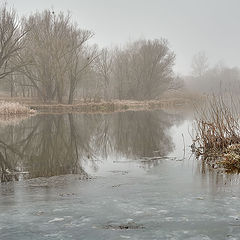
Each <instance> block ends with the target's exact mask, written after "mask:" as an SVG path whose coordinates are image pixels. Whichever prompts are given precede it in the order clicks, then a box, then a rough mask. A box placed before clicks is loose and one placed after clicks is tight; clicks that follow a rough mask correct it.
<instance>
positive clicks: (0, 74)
mask: <svg viewBox="0 0 240 240" xmlns="http://www.w3.org/2000/svg"><path fill="white" fill-rule="evenodd" d="M27 32H28V30H27V29H25V30H23V29H22V28H21V25H20V22H19V20H18V18H17V15H16V12H15V10H14V9H9V10H8V9H7V6H6V4H5V5H3V6H1V7H0V79H2V78H4V77H6V76H8V75H9V74H12V73H13V72H15V71H17V70H18V69H19V68H20V67H22V63H20V62H19V61H18V54H19V51H20V50H21V49H22V48H23V45H24V41H23V38H24V36H25V34H26V33H27Z"/></svg>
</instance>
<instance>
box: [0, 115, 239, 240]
mask: <svg viewBox="0 0 240 240" xmlns="http://www.w3.org/2000/svg"><path fill="white" fill-rule="evenodd" d="M190 115H191V114H190ZM190 115H189V114H178V113H175V112H171V113H167V112H164V111H153V112H148V111H147V112H125V113H113V114H103V115H101V114H89V115H87V114H78V115H72V114H66V115H38V116H35V117H32V118H30V119H27V120H24V121H22V122H21V123H19V124H17V125H2V126H0V147H1V148H0V150H1V155H2V162H1V168H2V170H4V171H6V170H8V171H12V172H13V171H14V172H15V173H16V174H15V176H14V177H12V179H10V178H9V177H8V176H7V177H5V178H3V176H2V181H3V180H4V179H5V180H6V179H8V180H9V181H7V182H6V181H5V182H3V183H1V185H0V239H3V240H30V239H31V240H32V239H33V240H40V239H41V240H42V239H44V240H45V239H46V240H55V239H59V240H60V239H63V240H70V239H74V240H75V239H81V240H85V239H86V240H95V239H96V240H106V239H114V240H115V239H116V240H119V239H136V240H140V239H146V240H151V239H163V240H165V239H166V240H167V239H169V240H170V239H171V240H174V239H184V240H185V239H189V240H190V239H204V240H208V239H216V240H221V239H229V240H230V239H231V240H233V239H240V188H239V186H240V185H239V177H238V176H237V175H226V174H223V173H221V172H218V171H217V170H211V169H209V168H208V167H207V166H205V165H204V164H202V163H201V162H200V161H199V160H196V159H194V157H193V156H192V153H191V151H190V150H191V148H190V147H189V146H190V145H191V136H190V135H191V127H192V121H191V116H190ZM184 146H185V147H184ZM17 172H19V173H17ZM20 172H22V173H20ZM10 180H14V181H10ZM16 180H19V181H16Z"/></svg>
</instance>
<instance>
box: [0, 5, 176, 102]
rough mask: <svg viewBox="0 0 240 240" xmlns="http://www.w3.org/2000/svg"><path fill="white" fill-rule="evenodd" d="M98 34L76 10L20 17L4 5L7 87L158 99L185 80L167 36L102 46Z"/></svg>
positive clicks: (53, 97) (17, 91) (43, 97)
mask: <svg viewBox="0 0 240 240" xmlns="http://www.w3.org/2000/svg"><path fill="white" fill-rule="evenodd" d="M93 37H94V33H93V32H92V31H89V30H86V29H81V28H80V27H79V26H78V25H77V24H76V23H73V22H72V20H71V16H70V14H65V13H63V12H60V13H56V12H53V11H50V10H45V11H43V12H36V13H33V14H31V15H30V16H28V17H23V18H21V19H19V18H18V16H17V13H16V11H15V10H14V9H9V8H8V7H7V6H6V5H3V6H1V8H0V88H1V90H2V91H3V90H4V91H6V92H8V93H9V94H10V95H11V96H12V97H14V96H19V97H31V98H36V99H38V100H40V101H43V102H57V103H68V104H72V103H73V102H74V99H84V100H88V99H93V100H95V101H99V100H101V99H104V100H110V99H120V100H124V99H134V100H149V99H156V98H158V97H159V96H160V95H161V94H162V93H163V92H164V91H166V90H168V89H170V88H175V87H178V86H179V84H178V82H179V79H178V78H177V77H176V76H175V74H174V72H173V66H174V62H175V54H174V52H173V51H172V50H171V49H170V48H169V44H168V41H167V40H166V39H155V40H145V39H141V40H138V41H135V42H132V43H128V44H126V45H125V46H124V47H122V48H119V47H116V48H113V49H107V48H104V49H101V48H100V47H98V46H97V45H96V44H90V41H89V40H90V39H92V38H93Z"/></svg>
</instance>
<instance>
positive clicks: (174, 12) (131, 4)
mask: <svg viewBox="0 0 240 240" xmlns="http://www.w3.org/2000/svg"><path fill="white" fill-rule="evenodd" d="M7 3H8V5H9V6H14V7H15V8H16V10H17V11H18V13H19V14H20V16H21V15H23V14H24V15H28V14H30V13H32V12H34V11H35V10H43V9H54V10H55V11H60V10H63V11H67V10H69V11H70V12H71V14H72V17H73V20H74V21H76V22H77V23H78V24H79V26H80V27H81V28H86V29H89V30H92V31H94V32H95V37H94V39H93V41H92V42H95V43H97V44H99V45H100V46H101V47H105V46H110V47H111V46H115V45H123V44H124V43H126V42H128V41H132V40H136V39H138V38H150V39H154V38H160V37H164V38H167V39H168V40H169V42H170V47H171V49H172V50H173V51H174V52H175V53H176V57H177V59H176V60H177V61H176V67H175V70H176V71H177V72H179V73H182V74H187V73H189V72H190V66H191V59H192V56H193V55H194V54H195V53H197V52H199V51H205V52H206V55H207V56H208V57H209V62H210V64H214V63H216V62H218V61H219V60H221V61H222V62H223V63H225V65H226V66H229V67H233V66H240V1H239V0H7Z"/></svg>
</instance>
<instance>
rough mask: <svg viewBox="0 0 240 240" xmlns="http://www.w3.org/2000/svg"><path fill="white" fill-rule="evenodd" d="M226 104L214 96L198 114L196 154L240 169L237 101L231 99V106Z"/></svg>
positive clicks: (227, 166)
mask: <svg viewBox="0 0 240 240" xmlns="http://www.w3.org/2000/svg"><path fill="white" fill-rule="evenodd" d="M226 102H227V100H226V99H225V100H224V99H223V97H215V96H213V97H212V98H210V99H209V101H208V105H207V106H204V107H201V109H198V110H197V114H196V118H195V123H194V130H195V137H194V140H193V142H194V146H195V150H196V154H197V155H198V156H203V159H204V160H207V161H208V162H211V163H212V162H215V163H216V164H218V166H223V167H225V168H227V169H233V168H239V169H240V124H239V114H238V111H237V107H236V104H235V103H236V102H235V101H233V100H232V99H231V98H230V101H229V103H230V104H229V103H228V104H227V103H226ZM236 155H238V157H237V156H236ZM236 161H237V162H236ZM214 166H215V164H214Z"/></svg>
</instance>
